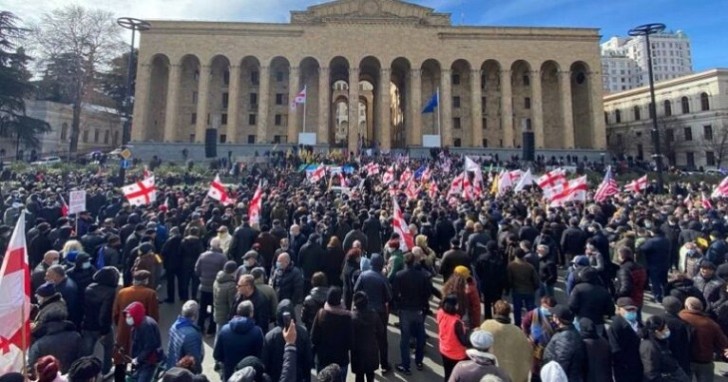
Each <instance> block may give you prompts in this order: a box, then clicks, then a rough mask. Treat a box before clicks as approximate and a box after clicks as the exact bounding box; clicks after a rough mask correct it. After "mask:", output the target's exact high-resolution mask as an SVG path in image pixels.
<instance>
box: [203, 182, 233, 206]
mask: <svg viewBox="0 0 728 382" xmlns="http://www.w3.org/2000/svg"><path fill="white" fill-rule="evenodd" d="M207 196H209V197H210V198H212V199H215V200H217V201H219V202H220V203H222V204H223V205H226V206H227V205H229V204H233V199H232V198H231V197H230V196H228V193H227V189H225V185H224V184H222V181H220V175H215V179H214V180H213V181H212V183H210V190H209V191H207Z"/></svg>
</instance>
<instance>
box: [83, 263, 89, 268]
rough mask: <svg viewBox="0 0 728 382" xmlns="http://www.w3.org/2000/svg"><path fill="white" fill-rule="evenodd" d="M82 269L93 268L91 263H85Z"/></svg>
mask: <svg viewBox="0 0 728 382" xmlns="http://www.w3.org/2000/svg"><path fill="white" fill-rule="evenodd" d="M81 268H82V269H89V268H91V263H83V264H81Z"/></svg>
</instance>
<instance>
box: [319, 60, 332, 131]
mask: <svg viewBox="0 0 728 382" xmlns="http://www.w3.org/2000/svg"><path fill="white" fill-rule="evenodd" d="M318 87H319V89H318V90H319V92H318V94H319V99H318V102H319V113H318V115H319V116H318V118H319V119H318V134H317V139H316V142H318V143H319V144H323V145H327V144H329V128H330V126H329V124H330V121H329V111H330V109H331V86H330V84H329V68H328V67H325V66H323V67H321V68H319V83H318Z"/></svg>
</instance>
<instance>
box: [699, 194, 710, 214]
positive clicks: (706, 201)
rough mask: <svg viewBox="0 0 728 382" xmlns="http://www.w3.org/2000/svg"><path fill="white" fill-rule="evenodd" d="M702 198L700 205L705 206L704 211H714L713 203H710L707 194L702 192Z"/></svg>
mask: <svg viewBox="0 0 728 382" xmlns="http://www.w3.org/2000/svg"><path fill="white" fill-rule="evenodd" d="M701 196H702V198H701V199H700V205H701V206H703V209H706V210H712V209H713V203H711V202H710V198H708V197H707V196H706V195H705V192H701Z"/></svg>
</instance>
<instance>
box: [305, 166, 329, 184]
mask: <svg viewBox="0 0 728 382" xmlns="http://www.w3.org/2000/svg"><path fill="white" fill-rule="evenodd" d="M325 176H326V166H324V165H320V166H318V167H316V169H315V170H313V171H311V172H310V173H308V180H310V181H311V183H318V181H319V180H321V179H323V178H324V177H325Z"/></svg>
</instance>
